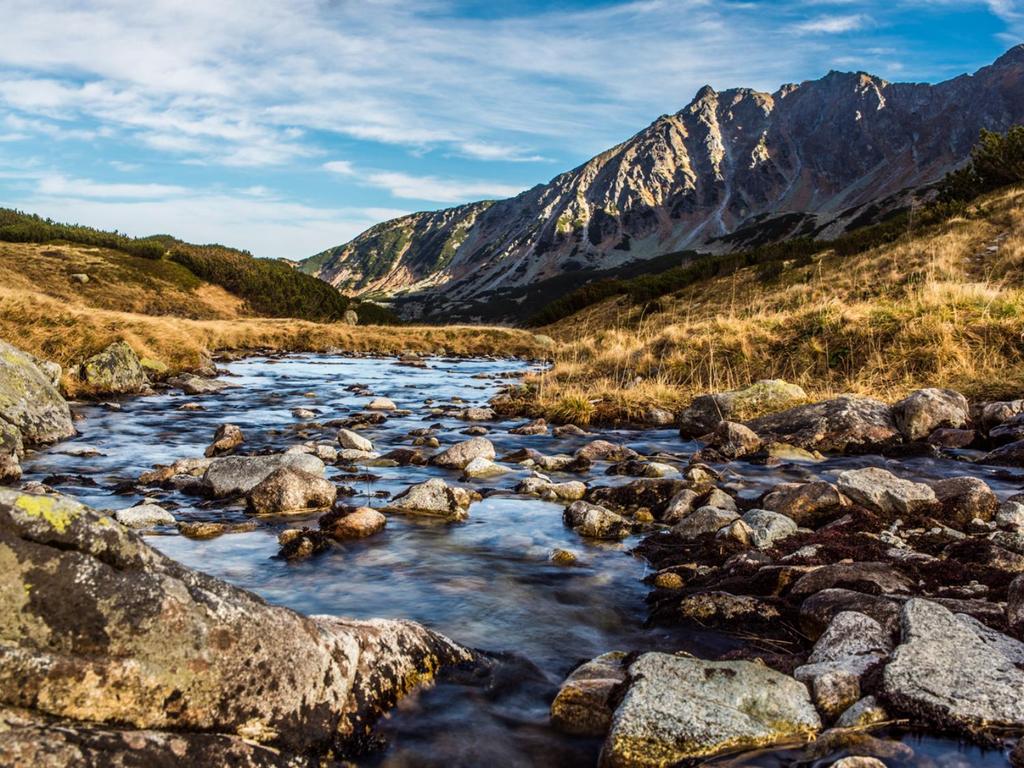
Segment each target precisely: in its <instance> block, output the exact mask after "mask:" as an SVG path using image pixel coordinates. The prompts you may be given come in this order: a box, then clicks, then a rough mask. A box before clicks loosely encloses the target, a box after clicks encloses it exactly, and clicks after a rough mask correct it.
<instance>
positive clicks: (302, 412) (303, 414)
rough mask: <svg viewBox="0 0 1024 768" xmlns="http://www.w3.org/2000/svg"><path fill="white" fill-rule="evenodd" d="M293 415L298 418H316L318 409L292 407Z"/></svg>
mask: <svg viewBox="0 0 1024 768" xmlns="http://www.w3.org/2000/svg"><path fill="white" fill-rule="evenodd" d="M292 416H294V417H295V418H296V419H306V420H308V419H315V418H316V411H311V410H309V408H292Z"/></svg>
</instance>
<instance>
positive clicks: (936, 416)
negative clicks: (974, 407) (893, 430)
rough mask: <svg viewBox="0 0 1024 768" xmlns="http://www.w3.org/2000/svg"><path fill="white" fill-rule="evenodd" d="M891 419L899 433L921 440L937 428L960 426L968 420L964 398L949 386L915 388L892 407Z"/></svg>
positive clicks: (967, 406)
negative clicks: (942, 387) (915, 389)
mask: <svg viewBox="0 0 1024 768" xmlns="http://www.w3.org/2000/svg"><path fill="white" fill-rule="evenodd" d="M892 415H893V420H894V421H895V422H896V427H897V428H898V429H899V431H900V432H901V433H902V434H903V437H904V438H906V439H907V440H910V441H915V440H924V439H925V438H926V437H928V436H929V435H930V434H931V433H932V432H934V431H935V430H937V429H940V428H943V427H946V428H952V429H961V428H963V427H966V426H967V424H968V423H969V422H970V406H969V405H968V404H967V398H966V397H964V396H963V395H961V394H960V393H959V392H956V391H954V390H952V389H935V388H930V389H919V390H917V391H916V392H911V393H910V394H909V395H908V396H907V397H905V398H904V399H903V400H900V401H899V402H898V403H896V404H895V405H894V406H893V407H892Z"/></svg>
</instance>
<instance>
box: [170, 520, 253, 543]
mask: <svg viewBox="0 0 1024 768" xmlns="http://www.w3.org/2000/svg"><path fill="white" fill-rule="evenodd" d="M257 527H258V524H257V522H256V521H255V520H247V521H246V522H244V523H210V522H199V523H178V532H179V533H180V534H181V535H182V536H187V537H188V538H190V539H215V538H217V537H218V536H223V535H224V534H227V533H248V532H249V531H255V530H256V528H257Z"/></svg>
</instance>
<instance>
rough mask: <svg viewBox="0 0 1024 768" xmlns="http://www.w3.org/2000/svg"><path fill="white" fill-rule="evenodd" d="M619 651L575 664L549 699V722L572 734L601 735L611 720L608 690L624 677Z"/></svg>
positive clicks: (611, 689)
mask: <svg viewBox="0 0 1024 768" xmlns="http://www.w3.org/2000/svg"><path fill="white" fill-rule="evenodd" d="M625 658H626V654H625V653H623V652H622V651H612V652H610V653H603V654H601V655H600V656H598V657H597V658H594V659H591V660H590V661H588V662H587V663H586V664H582V665H580V666H579V667H577V668H576V669H575V670H573V672H572V673H571V674H570V675H569V676H568V677H567V678H566V679H565V682H563V683H562V687H561V688H559V690H558V695H557V696H555V700H554V701H553V702H551V724H552V725H553V726H555V728H557V729H558V730H560V731H562V732H563V733H570V734H573V735H576V736H604V735H605V734H606V733H607V732H608V728H609V726H610V725H611V722H612V714H613V710H612V703H611V700H612V692H613V691H614V690H615V688H616V687H617V686H618V685H621V684H622V683H623V682H624V681H625V679H626V670H625V668H624V667H623V666H622V662H623V660H624V659H625Z"/></svg>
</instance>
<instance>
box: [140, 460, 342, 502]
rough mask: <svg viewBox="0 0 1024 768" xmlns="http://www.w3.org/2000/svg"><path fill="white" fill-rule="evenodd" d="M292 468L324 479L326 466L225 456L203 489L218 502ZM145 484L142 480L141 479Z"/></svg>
mask: <svg viewBox="0 0 1024 768" xmlns="http://www.w3.org/2000/svg"><path fill="white" fill-rule="evenodd" d="M284 467H289V468H291V469H297V470H300V471H302V472H307V473H309V474H312V475H316V476H317V477H323V474H324V463H323V462H322V461H320V459H318V458H317V457H316V456H311V455H310V454H308V453H278V454H272V455H270V456H225V457H223V458H219V459H213V460H212V461H210V463H209V465H207V467H206V469H205V472H204V474H203V487H204V488H205V490H206V492H207V493H208V494H209V495H210V496H212V497H214V498H224V497H226V496H235V495H241V494H244V493H248V492H249V491H251V490H252V489H253V488H255V487H256V486H257V485H258V484H259V483H261V482H262V481H263V480H264V479H265V478H266V477H267V476H268V475H270V474H271V473H272V472H274V471H276V470H278V469H281V468H284ZM140 480H141V478H140Z"/></svg>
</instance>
